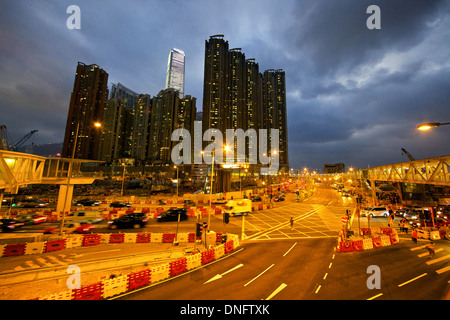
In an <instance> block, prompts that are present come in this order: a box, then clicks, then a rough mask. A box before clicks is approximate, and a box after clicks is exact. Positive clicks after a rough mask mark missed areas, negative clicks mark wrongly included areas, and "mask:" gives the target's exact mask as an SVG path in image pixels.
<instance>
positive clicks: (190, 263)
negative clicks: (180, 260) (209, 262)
mask: <svg viewBox="0 0 450 320" xmlns="http://www.w3.org/2000/svg"><path fill="white" fill-rule="evenodd" d="M201 265H202V255H201V254H200V253H196V254H193V255H191V256H186V269H187V270H191V269H195V268H198V267H200V266H201Z"/></svg>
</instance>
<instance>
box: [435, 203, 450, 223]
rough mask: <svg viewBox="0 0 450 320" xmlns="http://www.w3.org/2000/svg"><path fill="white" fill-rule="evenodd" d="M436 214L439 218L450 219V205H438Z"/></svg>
mask: <svg viewBox="0 0 450 320" xmlns="http://www.w3.org/2000/svg"><path fill="white" fill-rule="evenodd" d="M436 215H437V216H438V217H439V218H443V219H446V220H450V206H438V207H437V208H436Z"/></svg>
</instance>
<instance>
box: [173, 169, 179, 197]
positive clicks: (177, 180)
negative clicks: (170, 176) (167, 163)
mask: <svg viewBox="0 0 450 320" xmlns="http://www.w3.org/2000/svg"><path fill="white" fill-rule="evenodd" d="M173 167H174V168H175V169H177V202H178V166H176V165H175V166H173Z"/></svg>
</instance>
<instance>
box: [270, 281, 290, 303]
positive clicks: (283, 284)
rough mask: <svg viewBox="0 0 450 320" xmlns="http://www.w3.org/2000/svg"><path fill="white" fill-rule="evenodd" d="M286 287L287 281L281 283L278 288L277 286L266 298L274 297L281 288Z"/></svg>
mask: <svg viewBox="0 0 450 320" xmlns="http://www.w3.org/2000/svg"><path fill="white" fill-rule="evenodd" d="M286 287H287V284H286V283H282V284H280V286H279V287H278V288H276V289H275V291H274V292H272V293H271V294H270V295H269V296H268V297H267V298H266V300H270V299H272V298H273V297H274V296H275V295H276V294H278V293H279V292H280V291H281V290H283V289H284V288H286Z"/></svg>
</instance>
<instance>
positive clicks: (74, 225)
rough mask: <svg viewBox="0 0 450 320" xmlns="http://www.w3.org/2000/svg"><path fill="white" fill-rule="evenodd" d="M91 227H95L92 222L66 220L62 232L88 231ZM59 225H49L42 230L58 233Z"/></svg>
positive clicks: (47, 232) (46, 232)
mask: <svg viewBox="0 0 450 320" xmlns="http://www.w3.org/2000/svg"><path fill="white" fill-rule="evenodd" d="M92 229H95V226H93V225H92V224H85V223H79V222H72V221H70V222H66V223H64V227H63V232H64V233H66V234H69V233H80V234H83V233H90V232H91V231H92ZM59 230H60V227H50V228H46V229H44V230H43V232H44V233H45V234H49V233H51V234H56V233H59Z"/></svg>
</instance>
